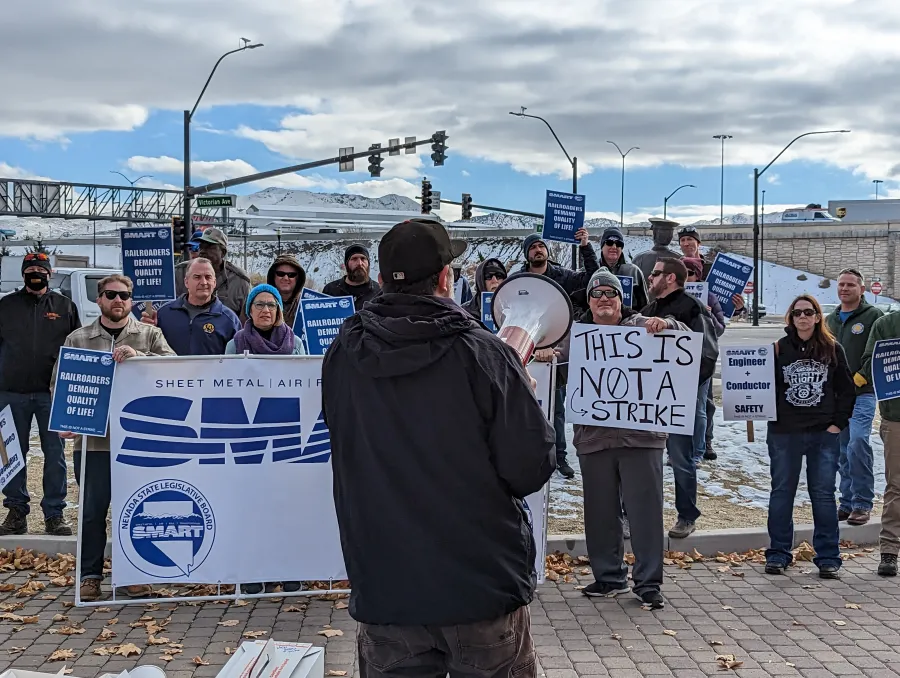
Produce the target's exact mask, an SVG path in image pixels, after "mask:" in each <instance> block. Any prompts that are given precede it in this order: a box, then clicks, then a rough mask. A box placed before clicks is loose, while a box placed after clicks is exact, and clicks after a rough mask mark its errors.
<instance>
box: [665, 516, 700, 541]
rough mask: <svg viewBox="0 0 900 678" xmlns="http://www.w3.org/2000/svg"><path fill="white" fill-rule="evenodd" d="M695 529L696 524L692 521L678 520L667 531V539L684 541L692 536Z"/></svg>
mask: <svg viewBox="0 0 900 678" xmlns="http://www.w3.org/2000/svg"><path fill="white" fill-rule="evenodd" d="M696 529H697V524H696V523H695V522H694V521H693V520H685V519H684V518H679V519H678V522H676V523H675V525H673V526H672V529H671V530H669V537H671V538H672V539H684V538H685V537H689V536H690V535H691V534H693V533H694V530H696Z"/></svg>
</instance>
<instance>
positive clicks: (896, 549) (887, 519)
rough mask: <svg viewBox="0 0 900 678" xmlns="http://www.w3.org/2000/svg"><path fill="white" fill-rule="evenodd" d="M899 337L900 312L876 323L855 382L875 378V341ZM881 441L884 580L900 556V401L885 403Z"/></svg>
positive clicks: (880, 570)
mask: <svg viewBox="0 0 900 678" xmlns="http://www.w3.org/2000/svg"><path fill="white" fill-rule="evenodd" d="M898 338H900V313H889V314H887V315H886V316H883V317H881V318H879V319H878V320H876V321H875V324H874V326H873V327H872V332H871V333H870V334H869V341H868V343H867V344H866V350H865V353H864V354H863V359H862V366H861V367H860V370H859V372H858V373H857V374H855V375H854V377H853V381H855V382H856V385H857V386H868V385H870V384H872V383H874V382H873V379H872V352H873V351H874V350H875V344H876V342H879V341H881V340H883V339H898ZM878 407H879V409H880V410H881V428H880V430H879V433H880V434H881V440H882V441H883V442H884V476H885V487H884V507H883V508H882V509H881V539H880V542H881V564H880V565H879V566H878V574H880V575H881V576H882V577H895V576H896V575H897V554H898V553H900V399H894V400H882V401H881V402H880V403H879V404H878Z"/></svg>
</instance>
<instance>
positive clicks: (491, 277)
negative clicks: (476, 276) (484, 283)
mask: <svg viewBox="0 0 900 678" xmlns="http://www.w3.org/2000/svg"><path fill="white" fill-rule="evenodd" d="M494 279H496V280H506V276H505V275H500V274H499V273H491V274H489V275H487V276H486V277H485V280H494Z"/></svg>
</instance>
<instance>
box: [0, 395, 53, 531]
mask: <svg viewBox="0 0 900 678" xmlns="http://www.w3.org/2000/svg"><path fill="white" fill-rule="evenodd" d="M7 405H9V407H10V409H11V410H12V415H13V421H14V422H15V425H16V433H17V434H18V436H19V440H20V441H21V444H22V456H23V457H24V456H25V455H26V454H27V453H28V440H29V438H30V437H31V420H32V418H35V419H37V425H38V431H39V433H40V437H41V450H43V452H44V497H43V499H41V510H43V512H44V519H45V520H46V519H47V518H54V517H56V516H61V515H62V512H63V507H65V505H66V457H65V455H64V453H63V441H62V439H61V438H60V437H59V434H57V433H52V432H51V431H49V430H48V427H49V426H50V392H49V391H48V392H47V393H11V392H9V391H3V392H0V410H2V409H3V408H4V407H6V406H7ZM27 471H28V469H27V467H26V468H24V469H22V470H21V471H20V472H19V473H17V474H16V475H15V476H14V477H13V478H12V480H10V481H9V483H8V484H7V485H6V487H5V488H4V489H3V494H4V495H5V498H4V499H3V505H4V506H5V507H6V508H8V509H13V508H14V509H16V510H17V511H20V512H21V513H23V514H25V515H28V513H29V511H30V510H31V507H30V506H29V502H30V501H31V497H30V496H29V495H28V485H27V484H26V473H27Z"/></svg>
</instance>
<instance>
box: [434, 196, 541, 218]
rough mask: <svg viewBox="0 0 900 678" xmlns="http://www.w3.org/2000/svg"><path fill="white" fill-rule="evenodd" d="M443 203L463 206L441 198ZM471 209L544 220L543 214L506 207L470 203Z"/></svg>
mask: <svg viewBox="0 0 900 678" xmlns="http://www.w3.org/2000/svg"><path fill="white" fill-rule="evenodd" d="M441 202H445V203H447V204H448V205H462V203H461V202H456V201H455V200H447V199H446V198H443V197H442V198H441ZM469 207H471V208H472V209H476V210H485V211H487V212H500V213H502V214H518V215H519V216H520V217H534V218H535V219H543V218H544V215H543V214H538V213H537V212H522V211H521V210H510V209H506V208H505V207H491V206H489V205H476V204H475V203H469Z"/></svg>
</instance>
